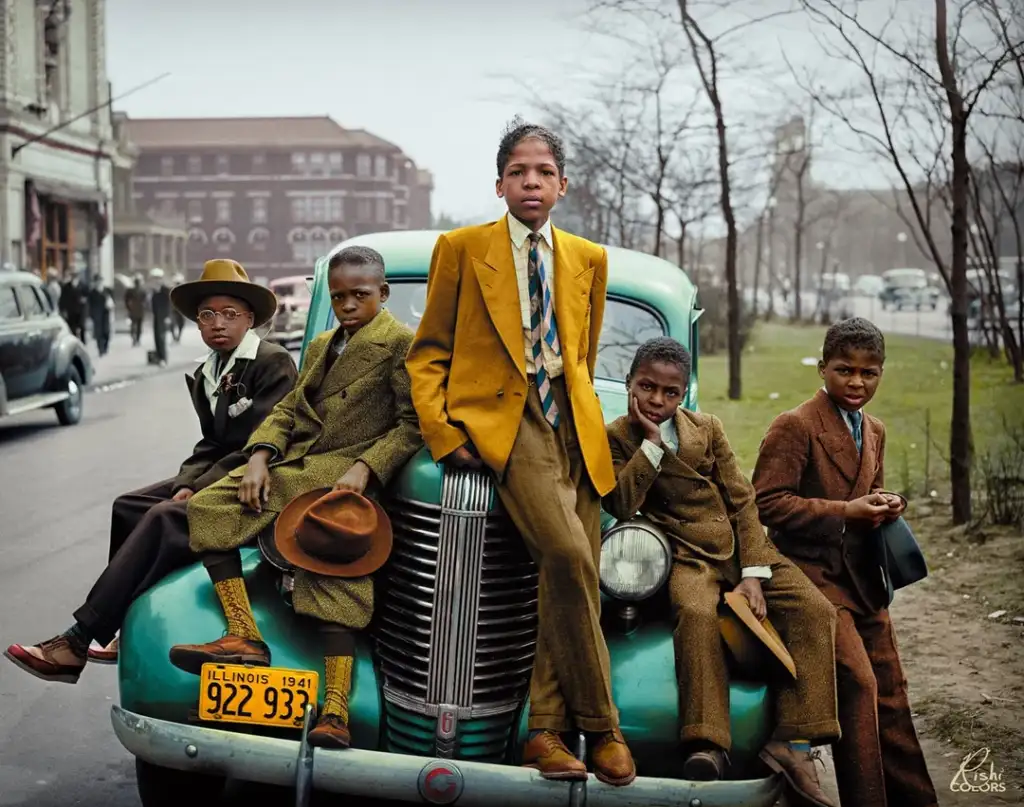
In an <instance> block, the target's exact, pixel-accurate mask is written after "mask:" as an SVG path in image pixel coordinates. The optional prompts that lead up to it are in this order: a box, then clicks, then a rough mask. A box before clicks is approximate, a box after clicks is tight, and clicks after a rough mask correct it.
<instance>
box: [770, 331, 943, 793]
mask: <svg viewBox="0 0 1024 807" xmlns="http://www.w3.org/2000/svg"><path fill="white" fill-rule="evenodd" d="M884 363H885V339H884V337H883V336H882V334H881V332H880V331H879V330H878V328H876V327H875V326H874V325H873V324H872V323H870V322H868V321H867V320H865V319H861V318H860V317H855V318H853V319H847V320H843V321H842V322H838V323H836V324H835V325H833V326H832V327H831V328H829V330H828V332H827V333H826V334H825V344H824V347H823V348H822V358H821V361H820V362H819V363H818V374H819V375H820V376H821V377H822V378H823V379H824V381H825V386H824V389H821V390H819V391H818V392H817V394H815V396H814V397H813V398H811V399H810V400H808V401H805V402H804V403H802V404H801V405H800V406H798V407H797V408H796V409H793V410H791V411H789V412H784V413H783V414H781V415H779V416H778V417H777V418H775V420H774V421H773V422H772V424H771V426H770V427H769V428H768V433H767V434H766V435H765V438H764V441H763V442H762V444H761V452H760V455H759V457H758V459H757V466H756V468H755V469H754V487H755V489H756V490H757V506H758V509H759V511H760V514H761V520H762V521H763V522H764V523H765V524H766V525H767V526H768V527H769V528H770V530H771V533H770V534H771V537H772V540H774V541H775V544H776V545H777V546H778V547H779V549H780V550H781V551H782V552H783V554H785V555H787V556H789V557H791V558H792V559H793V560H794V561H795V562H796V564H797V565H798V566H799V567H800V568H801V569H803V570H804V572H806V574H807V576H808V577H809V578H810V579H811V580H812V581H814V583H815V585H817V586H818V588H819V589H820V590H821V591H822V593H823V594H824V595H825V596H826V597H828V599H829V600H830V601H831V602H832V603H833V605H834V606H835V608H836V611H837V616H838V622H837V625H836V673H837V688H838V694H839V723H840V726H841V727H842V739H841V740H840V741H839V742H838V743H836V744H835V749H834V751H835V766H836V779H837V782H838V785H839V796H840V798H841V799H842V801H843V804H849V805H856V807H886V805H888V807H933V805H935V804H937V799H936V795H935V788H934V786H933V785H932V781H931V778H930V777H929V775H928V769H927V767H926V765H925V760H924V755H923V754H922V752H921V747H920V745H919V744H918V740H917V734H916V732H915V730H914V722H913V720H912V719H911V716H910V704H909V702H908V699H907V685H906V678H905V677H904V675H903V668H902V666H901V664H900V657H899V652H898V650H897V648H896V637H895V634H894V632H893V628H892V623H891V622H890V621H889V612H888V610H887V604H888V595H887V592H886V589H885V586H884V584H883V581H882V574H881V571H880V569H879V563H878V556H877V554H876V552H875V541H874V539H875V536H874V535H873V529H874V528H875V527H877V526H879V525H880V524H881V523H882V522H883V521H891V520H894V519H896V518H897V517H898V516H899V515H900V514H901V512H902V509H903V507H904V505H903V503H902V500H901V499H900V498H899V497H898V496H895V495H887V494H885V493H884V492H883V481H882V479H883V471H882V468H883V464H882V461H883V458H884V453H885V427H884V426H883V425H882V421H880V420H878V419H877V418H874V417H872V416H871V415H866V414H865V413H864V412H863V408H864V406H865V405H867V403H868V402H869V401H870V400H871V399H872V398H873V397H874V395H875V392H876V390H877V389H878V384H879V381H881V378H882V366H883V364H884Z"/></svg>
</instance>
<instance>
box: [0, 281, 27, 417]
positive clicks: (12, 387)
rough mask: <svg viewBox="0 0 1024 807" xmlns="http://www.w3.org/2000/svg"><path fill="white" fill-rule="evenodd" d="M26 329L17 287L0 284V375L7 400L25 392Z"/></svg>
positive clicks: (18, 396)
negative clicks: (16, 290)
mask: <svg viewBox="0 0 1024 807" xmlns="http://www.w3.org/2000/svg"><path fill="white" fill-rule="evenodd" d="M27 332H28V328H26V326H25V319H24V317H23V316H22V313H21V305H20V304H19V303H18V295H17V294H16V293H15V291H14V286H13V285H10V284H5V283H0V375H2V376H3V379H4V386H5V387H6V389H7V398H8V400H13V399H14V398H20V397H21V396H22V395H24V394H25V393H24V391H23V390H24V389H25V350H24V348H25V347H26V339H27V337H26V333H27Z"/></svg>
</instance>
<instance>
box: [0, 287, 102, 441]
mask: <svg viewBox="0 0 1024 807" xmlns="http://www.w3.org/2000/svg"><path fill="white" fill-rule="evenodd" d="M92 375H93V367H92V359H90V357H89V354H88V352H87V351H86V349H85V345H83V344H82V343H81V342H80V341H79V340H78V339H77V338H76V337H75V336H74V335H73V334H72V333H71V329H70V328H68V325H67V323H66V322H65V321H64V318H63V317H61V316H60V314H59V313H58V312H57V307H56V301H54V300H51V299H50V295H49V294H48V293H47V291H46V288H45V287H44V286H43V283H42V281H41V280H40V279H39V278H38V277H36V276H35V275H33V274H30V273H29V272H0V417H2V416H5V415H17V414H20V413H22V412H28V411H31V410H33V409H43V408H46V407H50V408H52V409H53V410H54V411H55V412H56V413H57V419H58V420H59V421H60V423H61V425H63V426H70V425H73V424H75V423H78V421H79V420H81V419H82V397H83V393H84V390H85V385H87V384H88V383H89V382H90V381H91V380H92Z"/></svg>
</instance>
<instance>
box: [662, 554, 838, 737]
mask: <svg viewBox="0 0 1024 807" xmlns="http://www.w3.org/2000/svg"><path fill="white" fill-rule="evenodd" d="M725 567H726V569H727V573H725V572H724V571H723V567H722V566H719V565H712V564H710V563H708V562H707V561H704V560H698V559H696V558H693V559H688V560H685V561H683V560H678V559H677V560H675V561H674V562H673V564H672V574H671V576H670V578H669V598H670V600H671V602H672V610H673V616H674V620H675V629H674V631H673V634H672V636H673V640H674V645H675V656H676V674H677V677H678V683H679V717H680V724H681V727H680V731H679V736H680V739H681V740H682V741H683V742H692V741H695V740H703V741H707V742H711V743H714V744H715V745H717V746H719V747H720V748H722V749H724V750H726V751H727V750H729V748H730V746H731V744H732V738H731V735H730V732H729V673H728V670H727V668H726V660H725V652H726V651H725V646H724V644H723V643H722V637H721V633H720V632H719V626H718V607H719V603H720V602H721V598H722V589H723V587H725V588H732V587H734V586H735V584H736V583H737V582H738V579H739V569H738V568H735V561H733V562H732V563H731V564H729V563H727V564H725ZM761 589H762V591H763V592H764V598H765V601H766V602H767V604H768V618H769V620H771V623H772V625H773V626H774V627H775V629H776V630H777V631H778V632H779V635H780V636H781V637H782V640H783V642H785V644H786V647H787V648H788V649H789V652H790V655H791V656H792V657H793V661H794V662H795V663H796V669H797V678H796V680H795V681H792V680H791V681H790V682H788V683H785V684H780V685H778V686H774V687H773V688H772V692H773V695H774V698H775V717H776V721H777V723H776V727H775V733H774V739H776V740H797V739H804V740H810V741H811V743H812V744H813V745H822V744H827V743H830V742H832V741H833V740H835V739H836V737H838V736H839V722H838V720H837V719H836V684H835V654H834V652H833V637H834V631H835V609H834V608H833V606H832V603H830V602H829V601H828V600H827V599H825V596H824V595H823V594H822V593H821V592H820V591H818V589H817V588H816V587H815V585H814V584H813V583H812V582H811V581H810V580H808V579H807V577H806V575H804V573H803V572H801V571H800V570H799V569H798V568H797V567H796V566H794V565H793V564H792V563H790V562H789V561H788V560H783V561H782V562H780V563H773V564H772V577H771V579H770V580H762V581H761Z"/></svg>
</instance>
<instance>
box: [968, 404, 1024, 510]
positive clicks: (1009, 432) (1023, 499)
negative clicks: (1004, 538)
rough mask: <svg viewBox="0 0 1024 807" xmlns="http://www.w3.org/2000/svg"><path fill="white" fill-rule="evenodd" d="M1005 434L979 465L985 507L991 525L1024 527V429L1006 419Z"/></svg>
mask: <svg viewBox="0 0 1024 807" xmlns="http://www.w3.org/2000/svg"><path fill="white" fill-rule="evenodd" d="M1003 433H1004V438H1003V439H1002V440H1000V441H999V444H998V445H997V446H995V447H994V448H992V449H990V450H989V451H987V452H985V454H983V455H982V456H981V457H980V459H979V461H978V469H979V471H980V472H981V477H982V488H981V491H980V494H981V496H982V497H983V501H982V506H983V507H984V512H985V517H986V520H988V521H989V522H990V523H992V524H1002V525H1007V526H1021V527H1024V426H1021V425H1019V424H1013V425H1012V426H1011V425H1010V424H1009V423H1008V422H1007V420H1006V418H1005V417H1004V418H1003Z"/></svg>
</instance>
